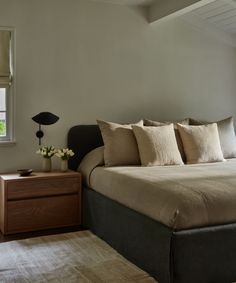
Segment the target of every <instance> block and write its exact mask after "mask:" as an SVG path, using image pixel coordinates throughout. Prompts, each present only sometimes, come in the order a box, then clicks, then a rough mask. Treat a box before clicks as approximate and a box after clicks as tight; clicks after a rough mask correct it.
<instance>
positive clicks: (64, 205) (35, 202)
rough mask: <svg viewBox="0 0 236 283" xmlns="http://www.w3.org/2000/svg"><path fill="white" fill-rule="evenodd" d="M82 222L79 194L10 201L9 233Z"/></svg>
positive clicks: (7, 228) (7, 229)
mask: <svg viewBox="0 0 236 283" xmlns="http://www.w3.org/2000/svg"><path fill="white" fill-rule="evenodd" d="M78 224H80V209H79V198H78V195H68V196H66V195H65V196H57V197H53V198H51V197H48V198H39V199H28V200H18V201H9V202H8V203H7V227H6V231H7V233H15V232H21V231H33V230H41V229H46V228H53V227H60V226H70V225H78Z"/></svg>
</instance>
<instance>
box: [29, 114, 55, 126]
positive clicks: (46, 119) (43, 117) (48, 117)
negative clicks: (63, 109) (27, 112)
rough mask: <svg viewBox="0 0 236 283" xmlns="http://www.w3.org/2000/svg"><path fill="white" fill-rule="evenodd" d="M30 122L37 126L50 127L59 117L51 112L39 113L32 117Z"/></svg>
mask: <svg viewBox="0 0 236 283" xmlns="http://www.w3.org/2000/svg"><path fill="white" fill-rule="evenodd" d="M32 120H33V121H34V122H36V123H38V124H39V125H52V124H55V123H56V122H57V121H58V120H59V117H58V116H57V115H55V114H53V113H51V112H40V113H39V114H37V115H35V116H34V117H32Z"/></svg>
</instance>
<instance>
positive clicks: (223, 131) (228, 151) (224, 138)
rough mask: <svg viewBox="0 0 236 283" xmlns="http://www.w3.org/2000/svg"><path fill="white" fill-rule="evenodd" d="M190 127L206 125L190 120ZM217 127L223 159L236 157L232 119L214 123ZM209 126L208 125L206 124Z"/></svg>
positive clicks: (235, 138)
mask: <svg viewBox="0 0 236 283" xmlns="http://www.w3.org/2000/svg"><path fill="white" fill-rule="evenodd" d="M190 123H191V125H204V124H206V123H203V122H200V121H197V120H194V119H190ZM214 123H216V124H217V126H218V132H219V137H220V145H221V149H222V152H223V155H224V158H234V157H236V137H235V130H234V121H233V117H229V118H226V119H224V120H220V121H217V122H214ZM207 124H209V123H207Z"/></svg>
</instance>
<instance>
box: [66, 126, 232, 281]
mask: <svg viewBox="0 0 236 283" xmlns="http://www.w3.org/2000/svg"><path fill="white" fill-rule="evenodd" d="M101 145H103V141H102V137H101V133H100V131H99V128H98V126H97V125H79V126H74V127H73V128H71V129H70V131H69V133H68V147H69V148H71V149H73V150H74V152H75V155H74V156H73V158H71V159H70V160H69V168H70V169H72V170H76V169H77V168H78V165H79V163H80V161H81V160H82V158H83V157H84V156H85V155H86V154H87V153H88V152H89V151H91V150H92V149H94V148H96V147H98V146H101ZM83 210H84V213H83V220H84V225H85V226H87V227H88V228H89V229H91V230H92V231H93V232H94V233H95V234H96V235H98V236H99V237H100V238H102V239H104V240H105V241H106V242H107V243H109V244H110V245H111V246H112V247H114V248H115V249H116V250H117V251H118V252H120V253H121V254H122V255H123V256H125V257H126V258H127V259H129V260H130V261H131V262H133V263H135V264H136V265H137V266H139V267H140V268H142V269H143V270H145V271H147V272H148V273H149V274H151V275H152V276H153V277H154V278H156V279H157V280H158V282H159V283H231V282H236V224H229V225H221V226H215V227H207V228H199V229H190V230H185V231H172V230H171V229H170V228H168V227H166V226H164V225H163V224H161V223H159V222H157V221H154V220H153V219H151V218H149V217H147V216H145V215H143V214H140V213H138V212H135V211H134V210H132V209H129V208H127V207H125V206H124V205H122V204H119V203H117V202H115V201H113V200H111V199H109V198H107V197H105V196H103V195H101V194H99V193H98V192H95V191H94V190H91V189H89V188H86V187H84V190H83Z"/></svg>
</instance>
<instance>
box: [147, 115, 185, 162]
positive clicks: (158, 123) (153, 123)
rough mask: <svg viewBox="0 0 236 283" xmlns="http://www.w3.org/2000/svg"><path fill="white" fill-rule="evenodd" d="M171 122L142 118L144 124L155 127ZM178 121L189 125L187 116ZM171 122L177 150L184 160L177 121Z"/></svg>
mask: <svg viewBox="0 0 236 283" xmlns="http://www.w3.org/2000/svg"><path fill="white" fill-rule="evenodd" d="M171 123H172V122H158V121H153V120H148V119H144V126H157V127H160V126H164V125H169V124H171ZM178 123H179V124H182V125H189V118H186V119H184V120H182V121H179V122H178ZM173 124H174V129H175V137H176V141H177V145H178V149H179V152H180V154H181V157H182V159H183V161H184V162H185V161H186V156H185V153H184V147H183V143H182V140H181V137H180V135H179V131H178V128H177V123H174V122H173Z"/></svg>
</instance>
